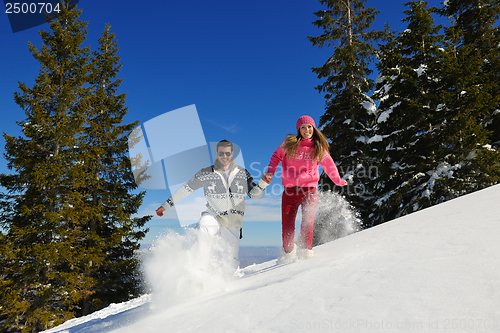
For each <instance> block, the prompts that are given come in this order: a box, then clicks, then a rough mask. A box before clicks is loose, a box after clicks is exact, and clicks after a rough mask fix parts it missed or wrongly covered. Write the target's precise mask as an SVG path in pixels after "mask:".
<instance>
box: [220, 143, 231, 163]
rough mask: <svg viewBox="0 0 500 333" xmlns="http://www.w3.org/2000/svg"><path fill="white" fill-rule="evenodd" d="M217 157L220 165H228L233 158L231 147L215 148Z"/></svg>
mask: <svg viewBox="0 0 500 333" xmlns="http://www.w3.org/2000/svg"><path fill="white" fill-rule="evenodd" d="M221 155H222V156H221ZM217 157H218V158H219V162H220V164H221V165H222V166H227V165H229V163H231V159H232V158H233V152H232V151H231V147H219V149H218V150H217Z"/></svg>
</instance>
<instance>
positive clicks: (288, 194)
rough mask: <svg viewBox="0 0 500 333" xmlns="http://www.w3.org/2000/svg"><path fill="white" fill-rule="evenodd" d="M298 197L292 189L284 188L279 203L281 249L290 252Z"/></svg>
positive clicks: (293, 236)
mask: <svg viewBox="0 0 500 333" xmlns="http://www.w3.org/2000/svg"><path fill="white" fill-rule="evenodd" d="M300 199H301V197H300V195H297V191H296V190H294V189H287V188H285V189H284V191H283V196H282V201H281V228H282V238H283V249H284V250H285V252H287V253H288V252H291V251H292V250H293V248H294V238H295V217H296V216H297V211H298V210H299V206H300V201H301V200H300Z"/></svg>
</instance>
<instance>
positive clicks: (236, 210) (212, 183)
mask: <svg viewBox="0 0 500 333" xmlns="http://www.w3.org/2000/svg"><path fill="white" fill-rule="evenodd" d="M229 170H230V171H229V176H228V179H227V182H226V180H225V179H224V176H223V174H222V171H221V169H220V163H219V160H216V161H215V163H214V165H212V166H209V167H207V168H204V169H201V170H200V171H198V172H197V173H196V175H194V177H193V178H191V179H190V180H189V181H188V182H187V183H185V184H184V185H183V186H181V187H180V188H179V189H178V190H177V191H175V192H174V193H173V194H172V196H171V197H170V198H168V200H167V201H165V202H164V203H163V205H162V207H163V208H165V209H166V210H168V209H169V208H171V207H172V206H174V205H175V204H177V203H179V202H180V201H181V200H182V199H184V198H185V197H187V196H188V195H190V194H191V193H193V192H194V191H196V190H197V189H199V188H200V187H203V190H204V192H205V198H206V199H207V210H206V212H210V213H213V214H215V215H216V216H217V218H218V220H219V222H220V224H221V225H222V226H224V227H226V228H234V227H238V228H241V227H242V226H243V215H244V214H245V195H246V194H248V196H249V197H250V198H252V199H258V198H260V197H262V195H263V194H264V190H265V188H266V187H267V185H268V183H266V182H265V181H264V180H262V179H260V180H259V182H258V183H257V184H255V183H254V180H253V178H252V176H251V175H250V173H249V172H248V171H247V170H246V169H245V168H242V167H240V166H238V165H237V164H236V162H235V161H234V160H232V161H231V163H230V165H229ZM203 213H205V212H202V214H203Z"/></svg>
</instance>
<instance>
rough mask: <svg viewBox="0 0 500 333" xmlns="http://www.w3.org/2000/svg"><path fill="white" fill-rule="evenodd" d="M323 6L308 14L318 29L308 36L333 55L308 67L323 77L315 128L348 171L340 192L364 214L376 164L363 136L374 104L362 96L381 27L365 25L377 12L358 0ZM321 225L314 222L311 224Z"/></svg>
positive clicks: (326, 185) (334, 0)
mask: <svg viewBox="0 0 500 333" xmlns="http://www.w3.org/2000/svg"><path fill="white" fill-rule="evenodd" d="M320 3H321V4H322V5H325V6H326V9H325V10H320V11H318V12H316V13H314V14H315V15H316V16H317V17H318V19H317V20H316V21H314V22H313V24H314V25H315V26H317V27H318V28H320V29H322V30H323V33H322V34H321V35H320V36H318V37H311V36H309V37H308V39H309V41H310V42H311V43H312V44H313V46H318V47H320V48H322V47H332V49H333V54H332V56H331V57H330V58H329V59H328V60H327V61H326V63H325V64H324V65H323V66H321V67H317V68H313V72H314V73H316V74H317V75H318V78H319V79H325V80H324V82H323V83H322V84H321V85H319V86H317V87H316V88H315V89H316V90H318V91H319V92H320V93H325V96H324V97H325V99H326V101H325V109H326V112H325V113H324V115H322V116H321V118H320V122H319V127H320V128H321V130H322V132H323V133H324V134H325V136H326V137H327V138H328V139H329V142H330V153H331V155H332V157H333V159H334V160H335V163H336V164H337V167H338V168H339V171H340V173H341V174H343V175H345V176H348V179H349V185H348V186H346V187H345V188H343V189H342V190H341V191H343V192H344V193H345V194H346V195H347V196H348V199H349V201H351V202H352V203H353V204H354V206H355V207H356V208H357V209H359V210H360V212H361V215H362V217H363V218H364V217H365V216H366V215H367V213H368V210H367V208H368V205H367V202H369V200H370V193H368V191H367V188H366V183H367V181H368V178H369V177H370V174H371V173H372V172H373V173H376V172H374V171H373V170H376V165H374V164H373V161H372V160H371V159H370V158H368V156H367V151H366V149H367V145H366V140H364V138H365V137H367V135H368V134H367V132H368V131H369V130H370V129H371V127H372V125H373V122H374V120H375V104H374V102H373V100H372V99H371V98H370V97H369V96H368V95H367V94H368V93H369V92H370V91H371V90H372V89H373V87H374V82H373V80H371V79H370V78H369V75H370V74H371V73H372V70H371V69H370V68H369V64H370V63H371V62H372V61H373V60H374V57H375V53H376V49H375V47H374V46H373V44H372V43H373V42H375V41H377V40H379V39H380V38H381V37H382V36H383V34H384V32H381V31H376V30H369V28H370V26H371V24H372V23H373V21H374V20H375V17H376V15H377V14H378V12H377V11H376V10H375V9H373V8H365V6H364V3H365V1H364V0H347V1H340V0H320ZM320 182H321V189H322V190H329V189H333V188H334V186H333V183H332V182H331V181H330V179H329V178H328V176H326V175H322V177H321V180H320ZM316 227H317V228H321V226H320V225H317V226H315V228H316Z"/></svg>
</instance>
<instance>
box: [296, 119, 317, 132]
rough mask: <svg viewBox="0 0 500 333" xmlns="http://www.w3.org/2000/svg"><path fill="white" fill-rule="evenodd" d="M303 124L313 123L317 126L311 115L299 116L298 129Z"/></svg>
mask: <svg viewBox="0 0 500 333" xmlns="http://www.w3.org/2000/svg"><path fill="white" fill-rule="evenodd" d="M303 124H311V125H313V127H316V124H315V123H314V119H312V118H311V117H309V116H302V117H300V118H299V120H297V125H296V127H297V131H298V130H299V128H300V126H302V125H303Z"/></svg>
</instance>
